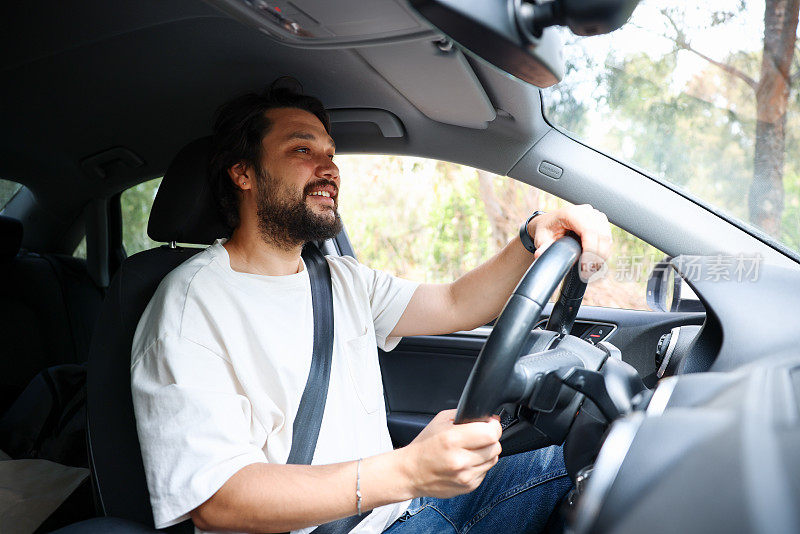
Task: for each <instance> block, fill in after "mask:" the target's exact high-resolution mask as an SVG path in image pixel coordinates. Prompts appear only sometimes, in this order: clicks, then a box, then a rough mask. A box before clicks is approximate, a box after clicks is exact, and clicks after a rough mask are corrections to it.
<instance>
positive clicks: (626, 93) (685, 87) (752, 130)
mask: <svg viewBox="0 0 800 534" xmlns="http://www.w3.org/2000/svg"><path fill="white" fill-rule="evenodd" d="M797 11H798V6H797V2H789V1H787V0H767V1H766V3H765V2H763V1H754V2H751V1H739V2H730V1H728V2H720V1H710V2H699V3H694V2H683V1H677V0H659V1H648V0H645V1H642V2H641V3H640V4H639V7H638V8H637V9H636V11H635V12H634V14H633V17H632V18H631V20H630V22H629V23H628V24H626V25H625V26H623V27H622V28H621V29H619V30H617V31H615V32H613V33H611V34H608V35H603V36H596V37H591V38H578V37H575V36H572V35H571V34H569V33H568V32H565V33H564V34H563V36H562V39H563V40H564V41H565V43H566V44H565V50H564V52H565V59H566V62H567V73H566V76H565V78H564V81H563V82H561V83H560V84H558V85H556V86H554V87H552V88H549V89H546V90H543V91H542V92H543V101H544V104H545V115H546V116H547V118H548V120H549V121H550V122H551V123H553V124H554V125H556V126H560V127H561V128H563V129H565V130H568V131H569V132H571V133H572V134H573V135H574V136H575V137H576V138H577V139H580V140H582V141H584V142H585V143H586V144H587V145H590V146H592V147H595V148H597V149H599V150H601V151H603V152H605V153H607V154H609V155H612V156H614V157H617V158H619V159H622V160H626V161H629V162H632V163H633V164H635V165H637V166H638V167H640V168H643V169H644V170H645V171H646V172H648V173H649V174H650V175H652V176H655V177H658V178H661V179H664V180H666V181H668V182H670V183H672V184H674V185H676V186H678V187H680V188H681V189H683V190H685V191H687V192H688V193H689V194H690V195H691V196H694V197H696V198H700V199H701V200H703V201H704V202H705V203H706V204H709V205H711V206H712V207H713V209H715V210H717V211H719V212H722V213H724V214H726V215H728V216H730V217H733V218H735V219H738V220H739V221H740V222H742V223H744V224H746V225H748V224H749V225H751V226H752V227H756V228H758V229H759V230H761V231H762V232H764V233H766V234H768V236H770V237H771V238H772V239H774V240H777V241H778V242H780V243H782V244H783V245H785V246H786V247H788V248H790V249H792V250H793V251H795V253H797V252H798V251H800V143H798V136H799V135H800V119H799V118H798V113H797V111H798V109H800V98H799V97H798V91H797V89H798V83H799V82H800V45H798V41H797V18H798V13H797ZM765 21H766V28H767V31H766V32H765V30H764V28H765Z"/></svg>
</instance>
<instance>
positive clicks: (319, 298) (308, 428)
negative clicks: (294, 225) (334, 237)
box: [286, 243, 370, 534]
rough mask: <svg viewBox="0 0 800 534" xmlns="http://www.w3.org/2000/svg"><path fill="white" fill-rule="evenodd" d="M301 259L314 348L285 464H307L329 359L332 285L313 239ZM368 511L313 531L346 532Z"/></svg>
mask: <svg viewBox="0 0 800 534" xmlns="http://www.w3.org/2000/svg"><path fill="white" fill-rule="evenodd" d="M302 256H303V261H304V262H305V264H306V268H307V269H308V277H309V280H310V282H311V305H312V308H313V313H314V348H313V349H312V353H311V369H310V370H309V372H308V380H307V381H306V387H305V389H304V390H303V395H302V396H301V397H300V405H299V406H298V408H297V415H296V416H295V419H294V426H293V427H292V448H291V449H290V451H289V458H288V459H287V460H286V463H287V464H301V465H311V461H312V460H313V459H314V450H315V449H316V447H317V439H318V438H319V429H320V427H321V426H322V416H323V415H324V413H325V403H326V401H327V399H328V385H329V384H330V378H331V361H332V359H333V287H332V282H331V270H330V267H329V266H328V262H327V260H326V259H325V256H323V255H322V252H320V249H319V248H318V247H317V246H316V244H314V243H307V244H306V246H305V247H304V248H303V254H302ZM369 513H370V512H367V513H366V514H362V515H360V516H358V515H354V516H350V517H345V518H344V519H339V520H337V521H332V522H330V523H325V524H324V525H320V526H318V527H317V528H316V529H314V531H313V533H314V534H346V533H348V532H350V531H351V530H352V529H353V528H354V527H355V526H356V525H358V523H360V522H361V520H362V519H363V518H364V517H366V516H367V515H369Z"/></svg>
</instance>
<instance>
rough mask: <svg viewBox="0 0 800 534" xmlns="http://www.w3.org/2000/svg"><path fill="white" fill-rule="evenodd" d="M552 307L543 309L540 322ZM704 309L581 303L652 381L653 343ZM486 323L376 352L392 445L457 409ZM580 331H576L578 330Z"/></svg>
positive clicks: (697, 319) (700, 316) (581, 316)
mask: <svg viewBox="0 0 800 534" xmlns="http://www.w3.org/2000/svg"><path fill="white" fill-rule="evenodd" d="M551 310H552V304H549V305H548V306H547V307H546V308H545V314H544V315H543V316H542V319H541V320H540V322H539V324H543V323H544V322H545V319H546V318H547V317H548V316H549V313H550V311H551ZM704 318H705V314H704V313H702V312H693V313H668V312H651V311H640V310H623V309H616V308H603V307H595V306H584V307H582V308H581V310H580V312H579V313H578V318H577V321H576V324H577V323H578V322H580V323H582V324H581V328H583V329H585V328H586V327H587V325H592V324H603V325H613V327H614V328H613V329H612V330H611V331H610V333H609V335H608V337H607V338H606V341H609V342H610V343H612V344H614V345H615V346H616V347H618V348H619V349H620V351H621V352H622V357H623V360H625V361H626V362H628V363H630V364H631V365H633V367H635V368H636V370H637V371H638V372H639V374H640V375H641V376H642V377H643V378H644V377H647V378H648V381H650V382H651V383H652V382H654V377H655V374H654V373H655V371H656V369H655V363H654V362H655V360H654V355H655V348H656V345H657V343H658V340H659V338H660V337H661V336H662V335H663V334H665V333H668V332H669V331H670V330H671V329H672V328H673V327H676V326H683V325H689V324H695V325H697V324H702V322H703V320H704ZM490 331H491V330H490V328H481V329H478V330H476V331H471V332H463V333H457V334H450V335H446V336H414V337H407V338H404V339H403V340H402V341H401V342H400V344H399V345H398V346H397V347H396V348H395V349H394V350H393V351H392V352H388V353H387V352H384V351H379V359H380V364H381V373H382V375H383V385H384V393H385V397H386V403H387V413H388V422H389V432H390V434H391V435H392V440H393V442H394V444H395V446H403V445H405V444H407V443H409V442H410V441H411V440H412V439H413V438H414V437H415V436H416V435H417V434H418V433H419V431H421V430H422V428H424V426H425V425H426V424H427V423H428V422H429V421H430V419H431V418H432V417H433V415H434V414H436V413H438V412H439V411H441V410H445V409H449V408H455V407H456V406H457V405H458V400H459V398H460V397H461V391H462V390H463V388H464V384H466V381H467V378H468V377H469V373H470V371H471V370H472V366H473V365H474V363H475V360H476V359H477V357H478V353H479V352H480V350H481V348H482V347H483V344H484V343H485V341H486V337H487V335H488V333H489V332H490ZM576 334H577V335H580V332H577V333H576Z"/></svg>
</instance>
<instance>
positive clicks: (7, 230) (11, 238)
mask: <svg viewBox="0 0 800 534" xmlns="http://www.w3.org/2000/svg"><path fill="white" fill-rule="evenodd" d="M21 241H22V224H21V223H20V222H19V221H17V220H16V219H12V218H9V217H3V216H0V280H2V281H3V282H2V284H0V339H2V340H3V351H2V357H0V413H3V412H4V411H5V409H6V408H7V407H8V406H9V405H10V403H11V402H12V401H13V400H14V399H16V398H17V396H18V395H19V393H20V392H21V391H22V389H24V387H25V386H26V385H27V384H28V383H29V382H30V380H31V379H32V378H33V377H34V376H35V375H36V374H37V373H39V372H40V371H42V370H43V369H46V368H48V367H51V366H54V365H58V364H62V363H82V362H85V361H86V360H87V358H88V353H89V341H90V339H91V335H92V327H93V326H94V323H95V321H96V319H97V314H98V313H99V311H100V303H101V302H102V299H103V293H102V291H101V290H100V288H98V287H97V286H95V285H94V283H93V282H92V281H91V279H90V278H89V275H88V272H87V269H86V263H85V261H83V260H81V259H79V258H72V257H67V256H60V255H54V254H37V253H32V252H20V244H21Z"/></svg>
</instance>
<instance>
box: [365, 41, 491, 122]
mask: <svg viewBox="0 0 800 534" xmlns="http://www.w3.org/2000/svg"><path fill="white" fill-rule="evenodd" d="M358 53H359V54H360V55H361V56H362V57H363V58H364V59H365V60H366V61H367V62H368V63H369V64H370V66H371V67H372V68H374V69H375V70H376V71H377V72H378V73H379V74H380V75H381V76H383V78H384V79H385V80H386V81H387V82H389V83H390V84H392V86H394V87H395V88H396V89H397V90H398V91H399V92H400V93H401V94H402V95H403V96H404V97H405V98H406V99H407V100H408V101H409V102H411V104H413V105H414V107H416V108H417V109H418V110H420V111H421V112H422V113H423V114H425V115H426V116H427V117H429V118H431V119H433V120H435V121H438V122H443V123H445V124H453V125H455V126H463V127H465V128H476V129H485V128H486V127H487V126H488V123H489V122H491V121H493V120H494V119H495V116H496V114H495V109H494V107H493V106H492V103H491V101H490V100H489V97H488V96H487V95H486V92H485V91H484V90H483V86H482V85H481V83H480V81H479V80H478V77H477V76H475V72H474V71H473V70H472V67H470V65H469V63H468V62H467V59H466V58H465V57H464V54H462V53H461V52H460V51H459V50H458V49H456V48H455V47H453V46H452V44H451V43H449V41H445V40H436V41H434V40H421V41H411V42H405V43H395V44H392V45H386V46H371V47H369V48H360V49H359V50H358Z"/></svg>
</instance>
